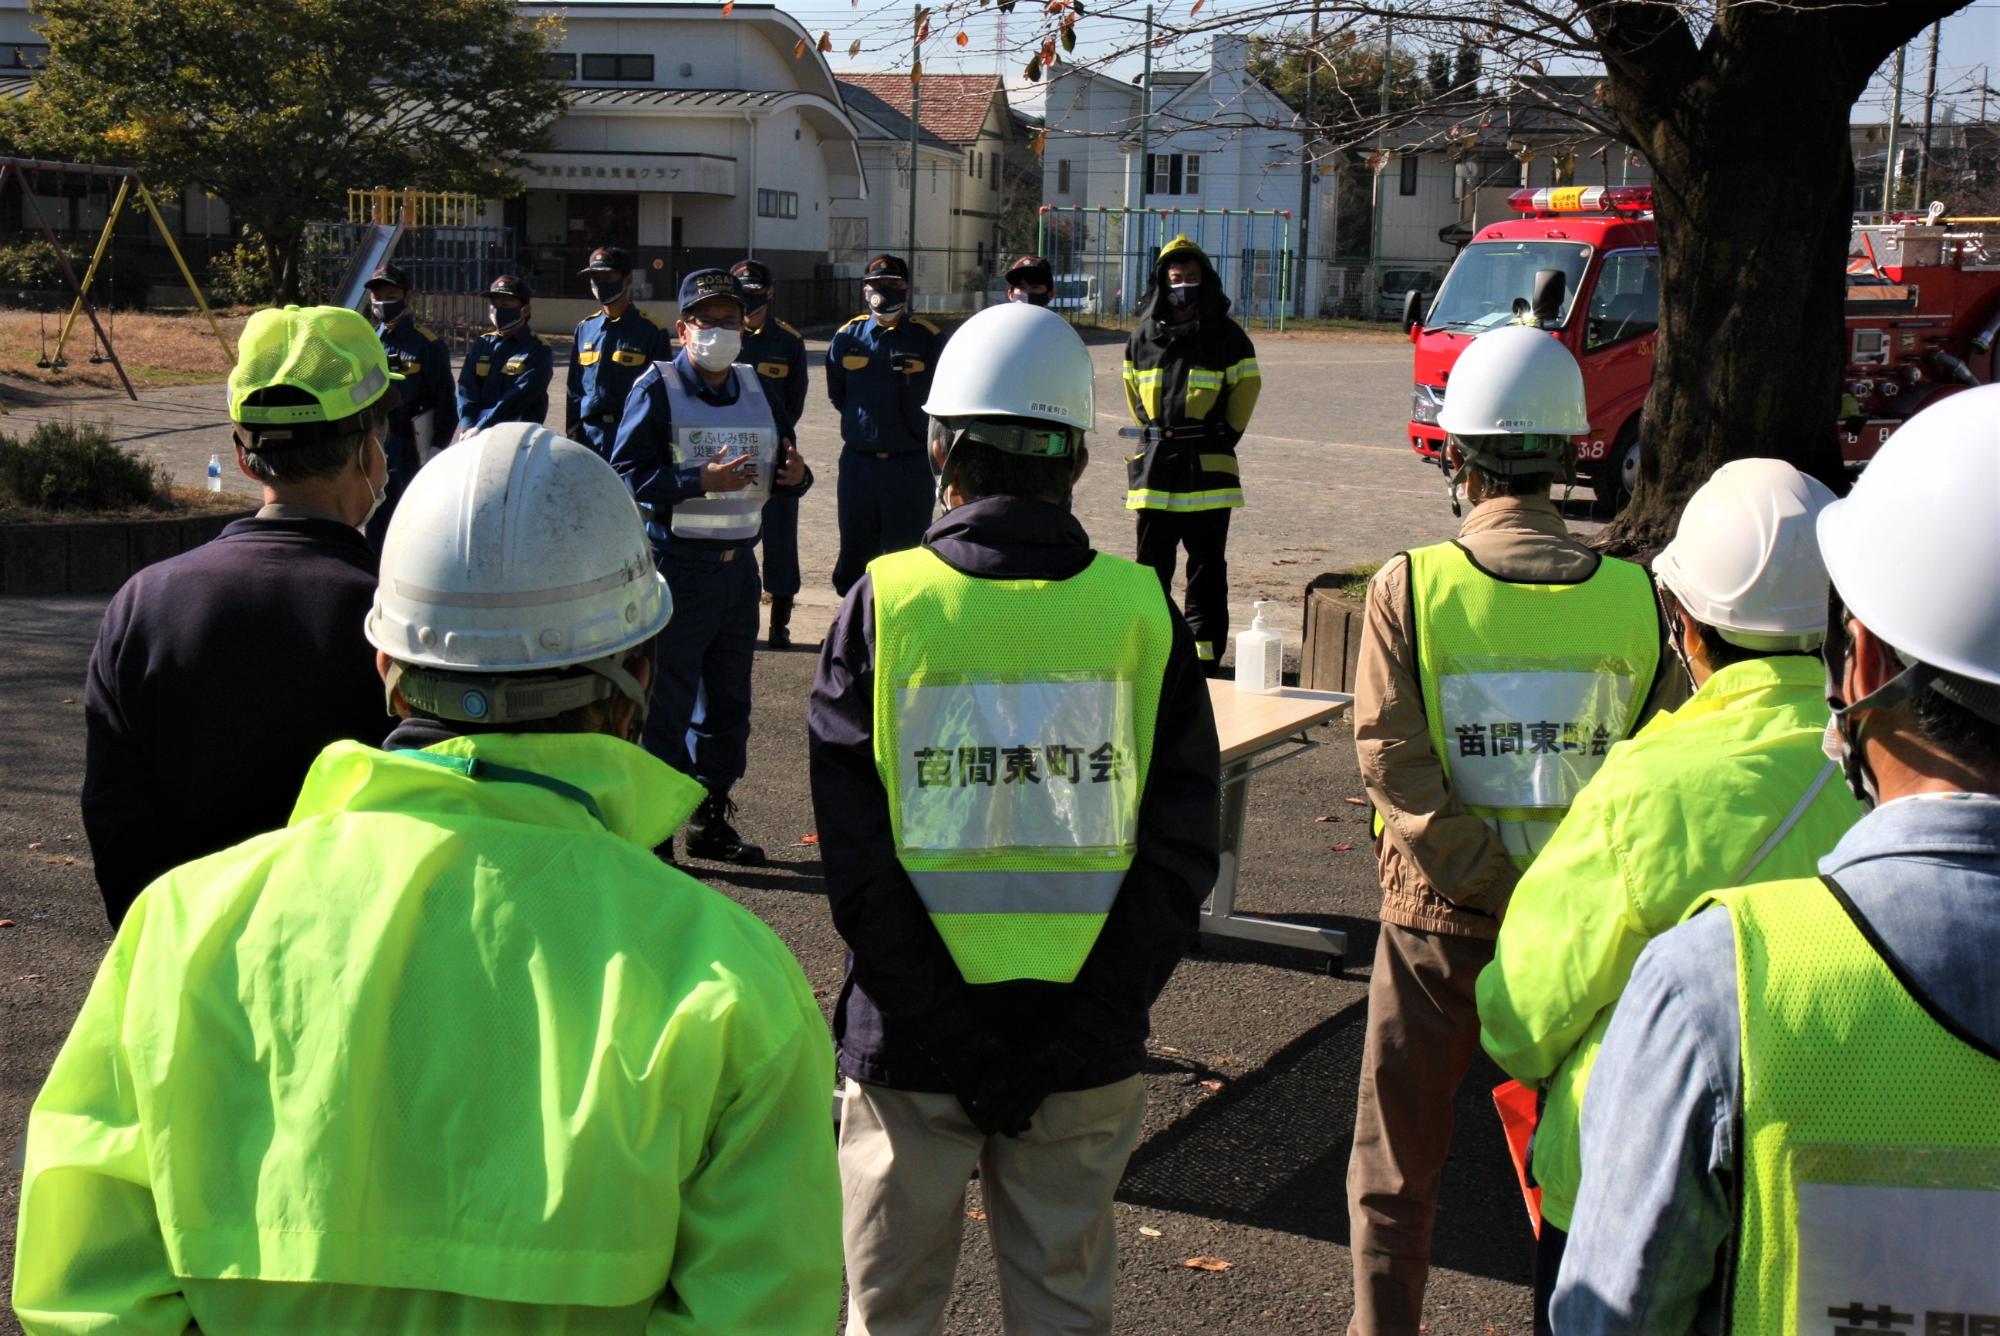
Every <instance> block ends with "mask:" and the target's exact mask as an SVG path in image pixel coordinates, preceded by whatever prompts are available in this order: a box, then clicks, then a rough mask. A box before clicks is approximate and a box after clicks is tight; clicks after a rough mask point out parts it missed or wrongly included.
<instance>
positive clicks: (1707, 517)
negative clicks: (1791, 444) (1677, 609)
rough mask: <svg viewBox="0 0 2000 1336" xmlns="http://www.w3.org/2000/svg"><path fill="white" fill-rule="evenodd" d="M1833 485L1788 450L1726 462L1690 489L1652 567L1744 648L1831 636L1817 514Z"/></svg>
mask: <svg viewBox="0 0 2000 1336" xmlns="http://www.w3.org/2000/svg"><path fill="white" fill-rule="evenodd" d="M1832 501H1833V491H1832V489H1830V488H1829V487H1827V485H1826V484H1825V483H1823V482H1821V481H1819V480H1818V479H1817V478H1809V477H1807V476H1806V475H1805V474H1803V473H1801V472H1799V471H1798V470H1797V469H1795V468H1793V467H1792V466H1791V465H1790V464H1787V463H1785V462H1784V461H1783V460H1782V459H1738V460H1733V461H1731V462H1730V463H1727V464H1724V465H1723V466H1722V467H1721V468H1719V469H1717V470H1716V471H1715V474H1714V476H1713V477H1711V478H1709V480H1708V481H1707V482H1705V483H1703V484H1702V485H1701V487H1700V488H1699V489H1698V490H1697V491H1696V492H1695V494H1694V495H1693V496H1691V497H1689V498H1688V503H1687V508H1686V509H1685V510H1683V511H1682V512H1681V522H1680V527H1679V528H1678V529H1676V530H1675V531H1674V540H1673V541H1672V542H1671V543H1668V544H1667V546H1666V549H1665V550H1664V551H1662V552H1661V553H1660V555H1659V556H1658V557H1657V558H1655V559H1654V561H1653V575H1654V577H1655V578H1656V579H1658V580H1659V582H1660V583H1661V584H1662V585H1664V586H1666V589H1667V592H1669V593H1671V594H1672V595H1673V596H1674V598H1675V599H1676V600H1678V601H1679V603H1680V605H1681V606H1682V607H1683V608H1686V609H1687V611H1688V615H1689V616H1691V617H1693V618H1694V619H1695V620H1696V621H1698V622H1701V623H1703V624H1705V625H1708V626H1712V627H1714V628H1715V629H1716V630H1717V631H1719V632H1721V634H1722V638H1723V639H1724V640H1727V641H1728V642H1729V643H1730V644H1732V645H1740V646H1742V647H1743V648H1745V649H1754V650H1764V651H1768V652H1772V653H1778V652H1782V651H1785V650H1809V649H1815V648H1817V647H1818V645H1819V643H1820V641H1822V640H1823V639H1825V638H1826V566H1825V565H1824V563H1822V562H1821V560H1820V555H1819V541H1818V538H1817V537H1816V535H1815V533H1814V530H1813V522H1814V520H1815V519H1817V518H1818V516H1819V513H1820V511H1821V510H1823V509H1825V508H1826V507H1827V506H1828V505H1829V504H1831V503H1832Z"/></svg>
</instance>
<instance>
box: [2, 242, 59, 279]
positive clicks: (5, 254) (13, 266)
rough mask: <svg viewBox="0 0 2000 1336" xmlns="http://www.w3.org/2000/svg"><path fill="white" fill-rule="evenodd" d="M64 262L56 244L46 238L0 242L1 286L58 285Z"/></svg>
mask: <svg viewBox="0 0 2000 1336" xmlns="http://www.w3.org/2000/svg"><path fill="white" fill-rule="evenodd" d="M61 286H63V277H62V266H61V265H59V264H58V263H57V262H56V248H55V247H54V246H51V245H50V244H49V243H48V242H46V241H20V242H16V243H15V244H14V245H12V246H0V287H5V288H59V287H61Z"/></svg>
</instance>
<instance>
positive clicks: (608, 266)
mask: <svg viewBox="0 0 2000 1336" xmlns="http://www.w3.org/2000/svg"><path fill="white" fill-rule="evenodd" d="M583 276H584V277H585V278H587V279H589V280H590V295H591V296H593V297H595V298H596V299H597V300H598V301H600V302H602V303H603V304H604V305H603V309H602V310H600V311H598V312H597V314H596V315H593V316H588V317H586V318H585V319H584V320H583V322H582V323H581V324H579V325H578V326H577V327H576V341H575V343H574V344H572V345H571V348H570V354H569V400H568V403H567V405H566V406H565V407H564V409H563V435H565V436H567V437H569V438H570V439H571V440H572V441H581V442H583V444H585V445H587V446H589V447H590V448H591V449H593V450H595V451H596V452H597V453H598V454H600V455H603V456H604V457H605V458H607V459H608V458H610V456H611V443H612V442H613V441H615V440H616V439H617V438H618V416H619V414H621V413H623V412H624V411H625V396H626V395H628V394H630V393H631V392H632V382H633V381H635V380H637V379H639V373H640V372H642V371H644V370H645V369H646V368H647V367H648V366H650V365H652V364H653V363H654V362H658V361H664V360H665V359H667V358H669V357H672V356H673V355H674V351H673V348H672V347H671V346H670V345H671V340H670V338H669V336H668V334H667V331H666V330H665V329H664V328H662V327H661V326H660V324H659V322H657V321H656V320H654V319H653V317H651V316H650V315H647V314H646V313H645V312H644V311H642V310H640V309H639V307H638V305H637V304H636V303H635V302H633V300H632V261H631V260H630V259H629V258H627V257H626V254H625V252H624V251H623V250H622V249H621V248H619V247H617V246H599V247H598V248H597V249H596V250H594V251H592V252H591V253H590V263H588V264H587V265H585V266H584V269H583Z"/></svg>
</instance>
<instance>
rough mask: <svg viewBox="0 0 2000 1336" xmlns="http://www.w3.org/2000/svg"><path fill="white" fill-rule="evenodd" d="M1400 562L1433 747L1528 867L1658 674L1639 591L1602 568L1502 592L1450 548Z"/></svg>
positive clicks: (1655, 644) (1622, 565) (1623, 569)
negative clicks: (1406, 577)
mask: <svg viewBox="0 0 2000 1336" xmlns="http://www.w3.org/2000/svg"><path fill="white" fill-rule="evenodd" d="M1409 556H1410V590H1411V595H1412V599H1413V602H1414V604H1415V613H1416V627H1415V636H1416V642H1417V668H1418V672H1419V675H1420V677H1421V678H1422V683H1423V695H1424V716H1425V718H1426V719H1427V720H1428V721H1429V723H1430V732H1431V746H1432V748H1433V749H1435V750H1436V752H1437V757H1438V761H1439V762H1440V763H1441V764H1442V765H1443V766H1444V771H1445V777H1446V779H1448V780H1449V781H1450V783H1451V786H1452V788H1453V789H1454V790H1456V791H1457V793H1458V796H1459V799H1460V800H1461V801H1462V802H1463V803H1464V804H1465V806H1466V808H1467V810H1469V811H1471V812H1472V813H1473V814H1474V815H1475V816H1477V817H1479V818H1480V819H1482V820H1483V821H1485V822H1486V824H1487V825H1489V826H1491V827H1492V828H1493V829H1494V831H1495V832H1496V833H1498V834H1499V836H1500V839H1501V842H1502V844H1503V845H1505V847H1506V849H1507V856H1508V857H1509V858H1511V859H1512V860H1513V862H1514V865H1515V866H1516V867H1519V868H1526V867H1527V866H1528V864H1529V863H1531V862H1533V861H1534V857H1535V854H1536V853H1538V852H1539V851H1540V850H1541V847H1542V846H1543V845H1544V844H1546V843H1548V839H1549V836H1551V835H1553V834H1554V833H1555V829H1556V826H1557V825H1558V824H1559V823H1560V822H1561V821H1562V818H1563V814H1564V813H1565V812H1567V811H1569V806H1570V803H1571V802H1573V801H1574V800H1575V798H1576V795H1577V793H1578V792H1579V791H1580V790H1581V789H1582V788H1583V786H1584V785H1585V784H1586V783H1588V782H1589V781H1590V777H1591V776H1592V775H1595V774H1596V773H1597V771H1598V768H1599V767H1600V766H1602V765H1603V764H1604V757H1605V754H1606V753H1607V752H1608V751H1609V750H1610V749H1611V744H1612V743H1614V742H1618V741H1621V740H1623V739H1624V738H1626V737H1629V736H1630V735H1631V733H1632V730H1633V728H1634V727H1636V726H1637V724H1638V722H1639V711H1640V710H1641V709H1643V708H1644V706H1645V703H1646V696H1647V694H1648V693H1649V692H1650V691H1651V690H1652V686H1653V674H1654V673H1655V672H1656V671H1657V670H1658V668H1659V664H1660V632H1659V618H1658V614H1657V613H1656V611H1655V610H1654V604H1653V593H1652V586H1651V583H1650V581H1649V580H1648V579H1647V576H1646V572H1645V571H1643V570H1641V569H1640V568H1639V567H1637V566H1635V565H1633V564H1632V563H1631V562H1627V561H1619V560H1617V559H1616V558H1614V557H1606V558H1604V559H1603V560H1602V561H1600V562H1599V563H1598V565H1597V569H1596V570H1595V571H1593V572H1592V573H1591V574H1590V576H1589V577H1588V578H1586V579H1584V580H1581V581H1579V582H1577V583H1575V584H1513V583H1510V582H1508V581H1506V580H1502V579H1499V578H1498V577H1496V576H1493V575H1490V574H1488V573H1487V572H1485V571H1483V570H1481V569H1480V568H1479V567H1478V566H1477V565H1475V564H1474V563H1473V560H1472V558H1471V556H1470V555H1469V554H1468V553H1467V552H1466V550H1465V549H1464V548H1463V547H1461V546H1459V545H1458V544H1457V543H1438V544H1435V545H1433V546H1431V547H1420V548H1417V549H1415V550H1414V551H1412V552H1411V553H1410V554H1409Z"/></svg>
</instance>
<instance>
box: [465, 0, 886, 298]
mask: <svg viewBox="0 0 2000 1336" xmlns="http://www.w3.org/2000/svg"><path fill="white" fill-rule="evenodd" d="M521 8H522V11H523V12H524V14H526V15H529V16H534V17H539V16H540V15H542V14H544V13H548V14H556V15H559V16H560V17H561V18H562V20H563V39H562V43H561V46H560V48H559V49H558V50H557V52H556V53H555V54H554V55H552V56H551V57H550V63H551V73H553V74H555V75H556V76H557V77H558V78H561V79H564V80H566V81H567V82H569V83H570V84H571V85H572V86H573V88H574V89H575V92H574V94H573V96H572V100H571V103H570V109H569V111H568V112H567V113H565V114H564V115H563V117H562V118H561V119H560V120H559V121H557V122H556V124H555V126H554V127H553V129H552V130H551V132H550V138H551V140H552V142H551V144H550V146H549V148H548V149H547V150H546V151H544V152H538V153H531V154H529V155H527V156H528V165H527V166H526V168H525V169H524V170H523V171H522V172H521V173H520V175H521V178H522V181H523V184H524V185H525V186H526V187H527V189H526V191H525V193H524V194H522V195H521V196H520V197H518V198H516V199H513V200H509V201H507V202H506V204H505V205H504V206H496V208H503V209H504V220H505V221H506V222H507V223H508V224H509V225H510V226H512V227H513V228H514V229H515V235H516V236H517V237H518V238H519V241H520V253H521V256H522V259H523V263H524V264H525V265H526V266H527V267H528V268H529V269H530V270H531V271H532V275H533V279H534V282H535V287H536V291H537V292H538V293H539V294H544V295H548V296H558V297H560V296H579V297H580V296H582V295H583V293H584V287H583V283H582V280H581V279H579V278H578V277H577V271H578V270H580V269H582V268H583V264H584V260H585V258H586V257H587V256H588V255H589V253H590V251H591V250H592V249H593V248H594V247H597V246H605V245H616V246H623V247H624V248H625V249H626V250H628V251H629V252H631V254H632V257H633V259H634V261H635V262H636V263H637V264H638V266H639V267H640V270H641V273H640V274H639V276H638V277H639V279H640V281H641V282H642V283H644V284H646V285H647V286H648V288H649V289H650V295H651V296H652V298H653V299H654V300H666V301H670V300H672V297H673V293H674V291H675V287H676V284H677V278H676V276H677V275H679V274H684V273H687V272H688V271H690V270H693V269H699V268H704V267H706V266H709V265H727V264H730V263H732V262H734V261H736V260H740V259H742V258H743V257H745V256H746V255H754V256H755V257H756V258H758V259H760V260H763V261H764V262H765V263H766V264H768V265H770V266H771V268H772V270H773V272H774V273H775V274H776V275H777V277H778V278H779V280H780V281H781V282H782V281H796V280H801V279H809V278H812V277H814V276H815V274H816V273H817V272H818V269H819V266H822V265H824V264H825V263H826V261H827V258H828V250H829V226H830V222H831V218H832V212H833V207H834V204H835V203H836V202H838V201H845V200H856V199H862V198H865V197H866V195H867V193H868V192H867V184H866V181H865V178H864V176H863V173H862V166H861V156H860V149H859V142H858V141H859V137H858V135H857V132H856V129H855V126H854V122H853V121H852V120H851V119H850V118H849V116H848V114H847V111H846V109H845V108H844V107H843V106H842V104H841V97H840V89H839V86H838V85H837V84H836V83H835V82H834V78H833V74H832V72H831V71H830V70H829V69H828V68H827V64H826V59H825V57H823V56H822V55H820V54H819V52H818V51H817V50H815V49H814V41H813V38H812V37H811V36H810V35H809V34H808V33H807V32H806V30H805V29H804V28H802V27H800V26H799V25H798V23H797V22H795V21H794V20H793V19H791V18H790V17H789V16H787V15H786V14H784V13H782V12H781V11H779V10H778V9H777V8H775V7H773V6H770V5H751V4H739V5H734V6H731V7H728V8H727V9H726V10H725V7H724V6H722V5H688V4H644V3H632V2H631V0H564V3H553V2H551V0H524V3H523V4H522V6H521Z"/></svg>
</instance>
